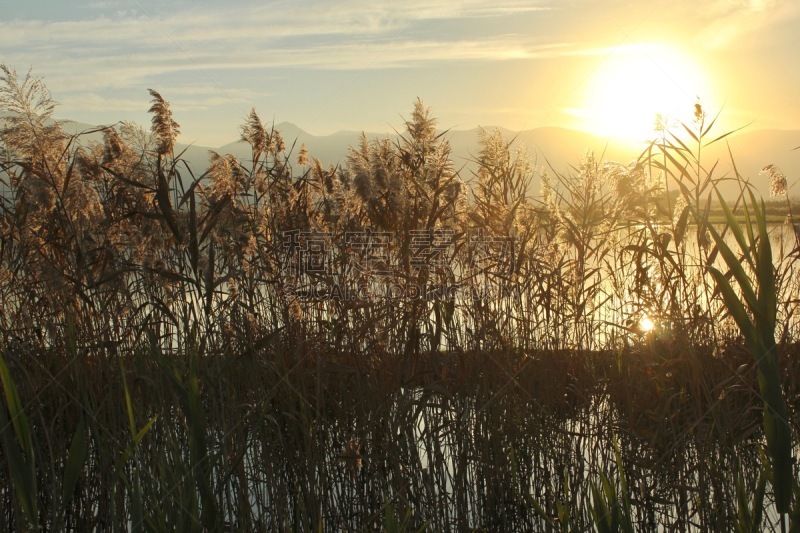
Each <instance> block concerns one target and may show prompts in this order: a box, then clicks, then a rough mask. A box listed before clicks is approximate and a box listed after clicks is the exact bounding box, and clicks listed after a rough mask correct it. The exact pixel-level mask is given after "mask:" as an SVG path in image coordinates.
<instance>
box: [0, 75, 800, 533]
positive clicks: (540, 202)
mask: <svg viewBox="0 0 800 533" xmlns="http://www.w3.org/2000/svg"><path fill="white" fill-rule="evenodd" d="M0 82H2V83H0V107H1V108H2V111H3V112H4V113H6V115H5V116H6V118H4V119H3V120H4V122H3V127H2V131H1V132H0V135H2V138H1V139H0V140H1V141H2V142H0V146H1V147H2V153H1V154H0V156H1V158H0V165H1V167H0V179H2V180H3V186H4V189H5V192H4V195H3V196H2V198H1V199H0V207H1V209H0V211H1V216H0V294H1V295H2V301H3V302H4V306H3V308H2V312H0V332H1V333H2V339H0V345H2V349H3V352H2V354H3V358H2V365H0V378H1V379H2V384H3V394H4V396H3V398H4V403H3V409H0V417H2V418H0V432H1V433H2V448H1V449H0V450H2V451H0V455H2V458H3V461H2V465H3V468H0V477H2V480H3V484H2V485H0V486H2V487H4V488H2V489H0V498H2V500H3V504H4V505H3V510H4V511H3V513H2V516H0V529H2V530H12V529H37V528H41V529H67V530H87V529H92V528H96V529H109V528H115V529H136V530H164V529H169V530H192V531H194V530H197V531H200V530H218V531H222V530H247V531H249V530H312V529H313V530H320V529H321V530H339V529H344V530H356V529H374V528H386V529H397V530H421V529H425V528H428V529H432V530H449V529H459V530H466V529H468V528H484V529H486V530H519V529H541V528H551V529H561V530H570V529H586V528H588V527H590V526H592V525H593V526H595V527H598V528H601V527H603V524H605V525H606V526H608V527H611V528H612V529H613V528H614V527H617V526H621V525H623V524H629V525H630V526H631V527H649V526H650V525H652V526H653V527H654V525H655V524H656V523H658V524H662V525H665V526H666V527H676V528H679V529H688V528H690V527H700V528H705V529H718V528H720V527H721V528H723V529H725V528H730V527H733V525H734V524H751V523H756V522H758V523H761V524H762V525H763V526H764V527H774V526H775V525H776V523H777V522H776V521H775V520H774V517H773V516H772V515H771V514H770V512H769V511H768V510H769V509H771V507H770V506H772V505H774V506H775V509H776V510H777V512H778V513H781V514H784V513H787V512H789V511H790V510H792V509H791V502H790V500H791V497H790V496H788V494H790V493H791V491H792V490H793V489H794V485H795V482H794V480H795V479H796V472H795V470H796V468H795V467H794V465H792V464H791V463H790V462H789V463H787V462H786V461H787V453H788V454H789V458H790V457H791V449H792V445H791V442H792V440H791V439H792V434H793V432H794V431H796V428H797V418H796V415H795V413H796V408H797V400H796V399H797V398H798V395H797V392H798V383H799V382H798V376H800V373H798V366H797V365H798V359H797V357H798V354H797V348H796V346H797V344H796V343H797V337H798V325H799V324H798V320H797V314H796V309H797V305H798V300H799V299H798V292H797V291H798V287H797V285H796V282H795V281H794V280H795V279H796V277H795V276H794V275H793V273H796V269H797V263H796V256H797V254H796V252H792V253H788V254H785V255H781V256H780V257H773V251H772V250H771V249H770V247H769V242H770V237H769V236H768V235H767V233H766V232H767V228H766V225H765V224H764V219H763V216H761V214H763V211H759V210H758V208H755V204H756V202H755V199H754V198H753V197H751V196H750V193H748V194H747V195H746V199H747V202H745V204H746V205H745V206H744V207H745V210H744V213H746V214H748V215H749V216H751V217H754V219H755V220H752V219H751V220H746V221H745V223H744V224H740V223H739V222H737V221H736V219H735V217H732V215H730V216H729V218H728V219H727V225H726V226H725V228H727V229H718V228H716V227H715V226H713V225H712V224H711V223H710V221H709V219H708V217H709V214H710V213H711V209H712V208H711V205H712V199H711V193H713V192H714V190H715V187H717V186H718V184H719V178H718V177H717V175H716V174H715V173H716V172H718V171H717V170H716V169H717V167H716V166H712V167H711V168H707V167H706V166H705V163H704V162H703V161H702V160H701V158H700V153H701V152H702V147H703V146H704V142H705V139H706V136H707V135H708V133H709V131H710V125H705V124H704V125H701V126H700V130H699V132H698V131H696V130H693V129H692V128H691V127H689V128H687V129H686V130H685V131H682V132H675V133H674V134H673V133H668V132H665V135H664V137H663V138H662V139H661V140H660V142H657V143H653V145H652V146H651V147H650V148H649V149H648V151H647V152H645V153H644V154H642V155H641V157H640V158H638V159H637V160H636V161H634V162H632V163H630V164H619V163H613V162H603V161H601V159H602V158H596V157H594V156H593V155H592V154H587V156H586V157H585V158H584V159H583V160H581V161H580V163H579V164H577V165H576V166H575V167H574V168H573V169H572V170H571V171H570V172H567V173H560V172H556V171H555V170H554V169H549V170H548V171H547V172H545V171H543V170H539V169H537V168H536V167H535V166H534V165H532V164H531V163H530V162H529V161H528V160H527V157H526V156H525V154H524V152H522V151H516V150H515V149H513V144H512V143H510V142H508V141H507V140H505V139H504V138H503V137H502V135H501V134H500V133H499V132H484V133H483V135H482V138H481V139H480V148H479V150H478V151H477V155H476V158H475V159H476V161H475V168H476V169H477V170H476V171H475V173H474V175H473V176H471V177H470V178H469V179H467V178H466V177H464V179H462V174H461V173H460V172H459V171H458V170H457V169H456V168H455V166H454V165H453V162H452V161H451V157H450V147H449V144H448V142H447V139H446V134H443V133H439V132H437V130H436V121H435V120H434V119H433V118H432V117H431V115H430V112H429V110H428V109H427V108H425V107H424V105H423V104H422V102H420V101H417V102H416V103H415V104H414V107H413V111H412V114H411V117H410V118H409V119H408V121H407V122H406V123H405V125H404V130H403V131H402V132H401V133H400V134H399V135H398V136H397V137H396V140H391V139H388V138H387V139H381V140H376V141H372V142H369V141H367V139H366V138H363V139H362V142H361V144H360V145H359V146H358V147H354V148H353V149H351V152H350V154H349V156H348V157H347V158H346V160H345V161H344V162H343V163H342V165H341V166H340V167H330V168H324V167H323V166H322V165H321V164H320V163H319V161H317V160H314V159H313V158H309V154H308V153H307V151H306V150H304V149H301V150H300V152H299V153H298V154H297V155H298V158H297V163H296V164H295V160H294V158H293V156H292V154H291V149H290V150H287V147H286V143H285V141H284V140H283V139H282V137H281V135H280V133H279V132H278V131H275V130H274V129H273V128H270V127H268V126H266V125H265V124H263V122H262V121H261V119H260V118H259V116H258V114H257V113H256V112H255V110H253V111H252V112H251V113H250V114H249V115H248V117H246V119H245V123H244V125H243V126H242V128H241V141H242V142H244V143H247V144H248V145H249V146H250V147H251V156H250V157H249V158H248V159H247V160H245V161H239V160H237V159H236V158H234V157H232V156H230V155H226V154H216V153H211V154H209V167H208V169H206V170H205V171H204V172H202V173H199V172H196V169H192V168H191V167H190V166H189V165H188V164H187V163H186V162H185V161H184V160H183V159H182V154H181V153H180V152H177V153H176V145H175V141H176V138H177V135H178V132H179V125H178V123H177V122H176V120H175V118H174V117H173V114H172V111H171V110H170V107H169V104H168V102H167V100H166V99H164V98H163V97H162V96H161V95H160V94H159V93H158V92H156V91H151V92H150V94H151V97H152V102H151V104H152V105H151V108H150V112H151V113H152V115H153V121H152V125H151V129H150V131H149V132H148V131H145V130H142V129H141V128H139V127H137V126H135V125H133V124H126V123H123V124H116V125H114V126H109V127H106V128H100V129H98V130H96V131H94V132H88V133H87V134H84V135H77V136H68V135H66V134H64V132H63V131H62V129H61V127H60V125H59V123H58V122H57V121H52V114H53V112H54V104H53V102H52V99H51V98H50V95H49V93H48V92H47V90H46V88H45V87H44V85H43V84H42V83H41V82H40V81H39V80H38V79H36V78H34V77H32V76H30V75H28V76H27V77H24V78H22V79H20V77H19V76H17V74H16V73H15V72H14V71H13V69H10V68H9V67H5V66H4V67H3V68H2V76H0ZM90 133H91V134H98V133H101V134H102V142H92V141H90V140H87V139H88V138H89V137H90V136H91V135H90ZM686 138H688V139H691V141H694V142H695V143H696V147H695V148H693V149H692V148H690V146H689V144H690V141H684V139H686ZM537 178H538V180H539V181H540V183H541V194H540V195H539V197H535V194H534V191H533V190H532V189H533V186H534V183H535V180H536V179H537ZM736 179H737V180H738V181H739V182H740V183H744V178H742V177H739V176H736ZM675 190H677V191H679V200H678V202H677V203H676V201H675V198H676V196H675V194H671V193H670V191H675ZM743 190H749V189H747V188H746V187H745V189H743ZM741 198H745V195H742V197H741ZM720 201H721V205H722V206H725V205H726V204H725V202H724V200H722V199H721V198H720ZM727 213H728V212H726V214H727ZM731 213H732V211H731ZM751 222H752V223H751ZM728 234H730V235H732V236H733V240H731V237H730V236H729V235H728ZM734 245H739V246H740V247H741V254H740V255H741V256H742V257H743V258H744V262H745V263H748V262H749V263H751V264H750V265H749V266H745V267H743V268H739V269H737V268H738V267H737V264H739V263H741V262H742V261H739V256H737V255H736V254H735V253H734V252H733V251H732V248H731V246H734ZM748 258H749V259H748ZM773 267H774V268H773ZM725 268H727V269H729V270H730V271H731V276H732V278H731V277H730V276H728V275H726V274H725V273H724V272H723V269H725ZM730 279H734V280H735V281H736V283H737V284H738V289H737V288H736V287H734V286H733V285H732V284H731V282H730V281H729V280H730ZM726 284H727V285H726ZM748 284H749V285H748ZM751 293H752V294H751ZM737 302H738V307H737ZM644 317H647V318H649V319H650V320H652V321H653V322H655V324H656V327H655V329H654V330H653V331H645V330H644V329H643V328H642V326H641V324H642V323H643V322H642V319H643V318H644ZM748 328H749V329H748ZM776 332H778V333H777V335H778V336H777V338H776V337H775V335H776ZM770 336H771V337H770ZM770 338H771V339H772V341H771V343H769V342H768V341H769V340H770ZM758 350H761V351H758ZM778 353H781V354H782V355H781V358H780V359H779V358H778V355H777V354H778ZM753 356H755V357H753ZM781 392H782V393H783V396H781ZM783 398H786V400H787V401H786V402H783V403H781V402H782V400H783ZM781 405H783V407H781ZM762 428H763V429H762ZM762 435H763V436H765V438H766V448H767V451H768V454H767V455H768V456H769V458H770V464H769V466H770V468H771V470H770V471H771V472H772V475H771V478H770V484H771V486H772V488H773V491H772V494H773V499H770V497H769V496H766V497H764V499H763V503H759V502H762V499H761V497H758V498H755V499H754V500H753V504H752V506H753V508H754V509H755V510H754V511H753V512H752V513H750V514H749V515H748V514H747V513H745V510H744V509H745V507H746V506H744V503H743V502H745V503H746V502H747V501H748V499H747V498H746V497H745V494H744V493H745V489H744V488H742V487H750V486H756V487H758V486H760V485H758V483H757V480H758V479H762V478H761V477H760V476H762V472H766V471H767V470H764V469H763V468H762V465H761V460H760V455H759V453H758V450H759V446H760V444H761V440H762ZM614 436H616V437H614ZM615 438H616V441H617V442H618V447H617V448H614V445H613V444H612V443H613V442H615ZM615 450H616V451H615ZM787 450H788V452H787ZM759 483H760V482H759ZM701 487H708V488H709V491H710V494H711V497H710V500H709V501H708V502H705V500H703V499H701V498H700V497H699V491H700V490H701ZM736 487H740V488H739V489H736ZM759 490H760V489H757V490H756V495H758V494H760V492H759ZM787 490H788V492H787ZM795 500H796V499H795ZM761 507H763V509H766V510H767V511H766V512H763V513H760V516H761V518H760V520H759V521H756V520H755V517H756V516H758V515H759V513H758V512H756V511H757V510H758V509H759V508H761ZM763 509H762V510H763ZM795 509H796V501H795ZM793 512H794V513H795V515H796V510H795V511H793Z"/></svg>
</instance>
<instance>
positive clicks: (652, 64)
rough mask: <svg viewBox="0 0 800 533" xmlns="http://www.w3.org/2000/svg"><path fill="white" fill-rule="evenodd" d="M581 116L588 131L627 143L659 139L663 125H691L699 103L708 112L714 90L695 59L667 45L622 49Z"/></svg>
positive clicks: (601, 73)
mask: <svg viewBox="0 0 800 533" xmlns="http://www.w3.org/2000/svg"><path fill="white" fill-rule="evenodd" d="M586 87H587V89H586V93H585V95H584V104H583V108H582V109H581V110H578V111H577V113H576V114H577V115H579V118H580V119H582V121H583V129H585V130H587V131H589V132H590V133H594V134H595V135H599V136H602V137H608V138H612V139H616V140H618V141H622V142H626V143H637V144H640V143H642V142H644V141H647V140H650V139H652V138H653V137H654V135H655V133H656V131H657V129H656V124H657V121H658V120H660V121H661V122H662V123H664V122H666V123H667V124H676V123H677V122H684V123H690V122H691V120H692V119H693V113H694V109H695V107H694V104H695V103H697V102H698V100H699V101H700V102H701V103H702V104H703V106H704V107H706V108H707V107H708V105H709V103H710V99H711V95H710V86H709V83H708V80H707V79H706V75H705V73H704V71H703V70H702V69H701V68H700V67H699V66H698V65H697V63H696V62H695V61H694V60H693V59H692V58H691V57H690V56H687V55H685V54H683V53H682V52H681V51H680V50H678V49H677V48H675V47H671V46H668V45H664V44H639V45H630V46H625V47H618V48H616V49H615V50H614V51H612V52H611V53H609V54H608V55H607V56H606V57H605V59H604V60H603V62H602V63H601V64H600V65H599V66H598V68H597V69H596V70H595V72H594V73H593V75H592V76H591V77H590V79H589V81H588V84H587V86H586Z"/></svg>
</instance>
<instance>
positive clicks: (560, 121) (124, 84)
mask: <svg viewBox="0 0 800 533" xmlns="http://www.w3.org/2000/svg"><path fill="white" fill-rule="evenodd" d="M4 3H5V4H6V5H4V6H3V8H2V13H3V18H2V21H0V61H3V62H5V63H6V64H8V65H10V66H13V67H15V68H16V69H17V71H18V72H19V73H20V74H24V73H25V72H27V70H28V68H31V67H32V68H33V73H34V74H35V75H38V76H41V77H43V78H44V79H45V81H46V83H47V86H48V87H49V88H50V90H51V92H52V93H53V95H54V97H55V99H56V100H57V101H58V102H59V104H60V108H59V111H58V113H57V115H58V116H60V117H63V118H72V119H75V120H79V121H82V122H90V123H109V122H115V121H117V120H135V121H137V122H140V123H142V124H146V123H147V122H148V120H149V118H148V115H147V109H148V107H149V95H148V93H147V88H153V89H156V90H158V91H159V92H160V93H161V94H162V95H163V96H164V97H165V98H166V99H167V100H169V101H170V102H171V103H172V106H173V109H174V112H175V118H176V120H177V121H178V122H179V123H180V124H181V126H182V128H181V129H182V132H183V135H182V137H181V139H180V140H181V141H183V142H195V143H197V144H200V145H220V144H223V143H225V142H228V141H231V140H234V139H235V138H236V137H237V136H238V126H239V125H240V124H241V122H242V120H243V118H244V117H245V116H246V115H247V113H248V112H249V110H250V108H251V107H255V108H256V110H257V111H258V113H259V115H260V116H261V117H262V119H264V120H265V122H272V121H273V120H274V121H275V122H276V123H278V122H282V121H291V122H294V123H296V124H297V125H298V126H300V127H301V128H303V129H305V130H307V131H309V132H310V133H314V134H327V133H332V132H334V131H337V130H342V129H347V130H367V131H380V132H383V131H390V130H391V129H392V128H401V127H402V117H404V116H407V115H408V114H409V112H410V111H411V108H412V104H413V101H414V100H415V98H416V97H421V98H422V100H423V101H424V102H425V103H426V104H427V105H429V106H431V107H432V110H433V113H434V115H435V116H436V117H437V118H438V119H439V124H440V126H442V127H447V128H455V129H465V128H472V127H475V126H477V125H483V126H489V125H502V126H505V127H508V128H511V129H516V130H520V129H527V128H534V127H538V126H545V125H556V126H565V127H577V128H583V129H590V130H593V131H595V132H601V133H602V132H603V131H607V132H608V133H609V134H610V133H612V132H613V131H614V130H613V128H610V129H604V125H605V124H610V123H612V122H615V121H616V120H617V119H619V122H618V124H617V129H620V127H621V126H625V125H627V124H628V123H630V124H633V121H634V119H637V117H639V118H638V119H640V118H641V116H645V117H646V118H645V119H644V120H645V121H646V122H650V121H652V117H651V115H653V111H652V109H651V108H650V107H648V106H651V103H649V101H645V100H641V101H640V99H641V98H644V97H643V96H641V95H644V94H648V95H651V96H650V98H651V99H652V98H654V96H653V95H655V97H657V98H658V99H671V101H672V103H671V104H670V105H679V106H680V107H682V108H683V107H684V106H683V102H684V101H685V102H686V105H685V109H687V110H689V109H691V108H692V107H693V104H694V102H695V101H696V99H697V98H698V97H699V98H700V101H701V103H703V104H704V106H705V108H706V109H707V110H708V111H709V112H714V111H716V110H718V109H719V108H720V107H721V106H723V105H724V110H723V113H722V117H723V119H724V120H725V124H726V125H730V126H731V127H732V126H740V125H744V124H746V123H749V122H754V124H753V126H751V127H753V128H783V129H790V128H800V90H798V89H800V67H798V66H799V65H800V32H798V28H800V8H799V7H798V5H797V4H798V3H797V2H795V1H790V0H786V1H770V0H761V1H757V0H753V1H737V0H716V1H711V2H697V1H684V0H672V1H669V2H652V1H650V2H648V1H631V2H626V1H621V0H604V1H602V2H600V1H589V0H564V1H556V0H547V1H540V2H518V1H514V0H499V1H495V2H473V1H469V0H462V1H456V0H451V1H436V0H424V1H418V0H405V1H402V2H399V1H396V0H390V1H382V0H370V1H362V0H353V1H345V2H331V1H322V0H306V1H264V0H261V1H256V0H239V1H231V2H226V3H224V4H223V3H216V2H202V1H188V0H178V1H173V2H163V1H153V0H138V1H136V0H133V1H117V0H94V1H74V2H65V1H63V0H46V1H36V0H30V1H29V2H4ZM701 92H702V93H703V94H699V93H701ZM675 102H678V103H675ZM638 119H637V120H638Z"/></svg>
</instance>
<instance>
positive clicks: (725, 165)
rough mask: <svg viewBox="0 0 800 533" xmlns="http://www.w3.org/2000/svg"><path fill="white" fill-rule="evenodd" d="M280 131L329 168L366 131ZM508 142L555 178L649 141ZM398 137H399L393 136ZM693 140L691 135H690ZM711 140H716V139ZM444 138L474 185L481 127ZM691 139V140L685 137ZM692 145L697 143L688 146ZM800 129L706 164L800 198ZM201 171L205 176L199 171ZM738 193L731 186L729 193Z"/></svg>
mask: <svg viewBox="0 0 800 533" xmlns="http://www.w3.org/2000/svg"><path fill="white" fill-rule="evenodd" d="M94 127H95V126H90V125H87V124H82V123H79V122H73V121H66V122H65V123H64V129H65V130H66V131H67V132H69V133H77V132H81V131H86V130H89V129H92V128H94ZM275 129H276V130H277V131H279V132H280V133H281V136H282V137H283V139H284V141H285V143H286V146H287V151H288V150H289V149H292V152H291V153H292V159H294V158H295V157H296V155H297V153H298V152H299V150H300V146H301V145H302V144H305V146H306V148H307V149H308V152H309V156H310V157H313V158H317V159H319V160H320V162H321V163H322V164H323V165H324V166H327V165H336V164H343V163H344V161H345V160H346V157H347V154H348V149H349V148H350V147H357V146H358V145H359V142H360V137H361V135H362V133H361V132H356V131H340V132H337V133H334V134H331V135H322V136H320V135H313V134H311V133H308V132H306V131H303V130H302V129H301V128H299V127H298V126H296V125H294V124H292V123H290V122H282V123H280V124H277V125H275ZM485 129H486V130H489V131H492V130H494V129H495V128H494V127H487V128H485ZM498 129H499V130H500V131H501V132H502V133H503V134H504V135H505V137H506V139H507V140H509V141H511V140H513V144H512V148H513V147H516V146H520V147H522V146H524V147H525V148H526V150H527V154H528V156H529V158H530V160H531V162H532V163H534V166H535V167H536V168H537V169H541V168H547V169H548V172H549V173H550V174H551V175H552V174H553V172H559V173H562V174H567V173H569V172H573V171H574V170H573V168H572V167H575V166H578V165H579V164H580V161H581V158H582V157H584V155H585V154H586V153H587V152H589V151H592V152H594V154H595V156H596V157H597V158H598V159H602V160H613V161H617V162H620V163H625V164H627V163H629V162H631V161H634V160H636V158H637V157H638V156H639V154H640V153H641V152H642V151H643V150H644V149H645V148H646V143H642V145H641V147H639V148H636V147H630V146H629V145H623V144H621V143H619V142H614V141H613V140H609V139H604V138H602V137H598V136H596V135H592V134H589V133H585V132H582V131H578V130H573V129H566V128H558V127H542V128H536V129H531V130H526V131H521V132H514V131H511V130H507V129H504V128H498ZM365 134H366V136H367V138H368V139H375V138H381V137H384V138H385V137H386V136H387V135H386V134H377V133H369V132H366V133H365ZM389 137H390V138H392V139H396V138H397V135H390V136H389ZM687 137H688V136H687ZM710 137H713V135H712V136H710ZM88 138H89V139H92V138H95V139H98V140H99V138H100V134H93V135H90V136H88ZM444 138H445V139H446V140H447V141H448V142H449V143H450V146H451V148H452V152H451V157H452V159H453V161H454V163H455V166H456V168H457V169H460V172H461V176H462V178H463V179H464V180H465V181H467V182H469V181H471V179H472V177H473V172H474V171H475V170H476V169H477V164H476V163H475V158H476V157H477V153H478V150H479V146H480V145H479V139H480V132H479V129H478V128H475V129H469V130H450V131H447V132H445V133H444ZM684 141H685V139H684ZM687 144H688V145H689V146H690V147H691V146H692V145H691V144H689V143H687ZM798 146H800V130H767V129H761V130H752V131H749V130H746V129H745V130H742V131H739V132H735V133H733V134H731V135H729V136H727V137H725V138H724V139H721V140H720V141H718V142H716V143H714V144H712V145H711V146H708V147H706V148H704V149H703V152H702V161H703V162H704V165H703V166H704V167H705V168H706V169H710V168H712V167H713V166H714V163H715V162H717V161H719V164H718V165H717V167H716V168H715V169H714V175H715V176H718V177H722V176H726V175H727V176H733V175H734V174H733V168H734V166H733V165H732V164H731V156H732V157H733V161H734V162H735V167H736V170H737V171H738V172H739V174H740V175H741V176H743V177H745V178H747V179H749V180H751V181H752V182H753V183H754V184H755V186H756V188H757V189H758V190H759V192H760V193H761V194H762V196H764V197H765V198H766V197H768V196H769V179H768V178H767V177H766V176H764V175H763V174H761V169H762V168H764V167H765V166H766V165H768V164H773V165H775V166H777V167H778V168H780V169H781V170H782V171H783V173H784V174H785V175H786V176H787V179H788V183H789V186H790V194H791V195H792V196H800V189H798V187H800V186H798V187H795V188H794V189H792V188H791V186H792V184H794V183H796V182H797V181H798V177H800V149H798V150H795V148H797V147H798ZM178 150H180V151H183V150H185V152H184V155H183V157H184V159H185V160H186V161H187V162H188V163H189V165H190V166H191V168H192V169H193V171H194V173H195V175H199V174H200V173H202V171H203V170H205V169H206V168H207V167H208V160H209V151H210V150H213V151H214V152H217V153H220V154H232V155H233V156H235V157H236V158H238V159H239V160H241V161H246V159H247V158H248V157H250V148H249V146H248V145H246V144H245V143H243V142H241V141H234V142H231V143H228V144H225V145H223V146H220V147H206V146H197V145H184V144H180V143H178V144H177V145H176V151H178ZM198 170H199V172H198ZM532 185H533V186H534V187H535V189H534V190H532V191H531V193H535V192H536V191H538V187H539V184H538V172H537V176H536V178H535V179H534V182H533V184H532ZM725 192H726V196H728V195H729V194H728V193H731V192H732V189H730V188H728V189H727V190H726V191H725Z"/></svg>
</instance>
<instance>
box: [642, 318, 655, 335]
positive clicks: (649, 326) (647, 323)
mask: <svg viewBox="0 0 800 533" xmlns="http://www.w3.org/2000/svg"><path fill="white" fill-rule="evenodd" d="M655 327H656V325H655V323H654V322H653V321H652V320H651V319H650V317H649V316H647V315H644V316H643V317H642V319H641V320H640V321H639V328H640V329H641V330H642V332H643V333H649V332H651V331H653V329H654V328H655Z"/></svg>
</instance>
